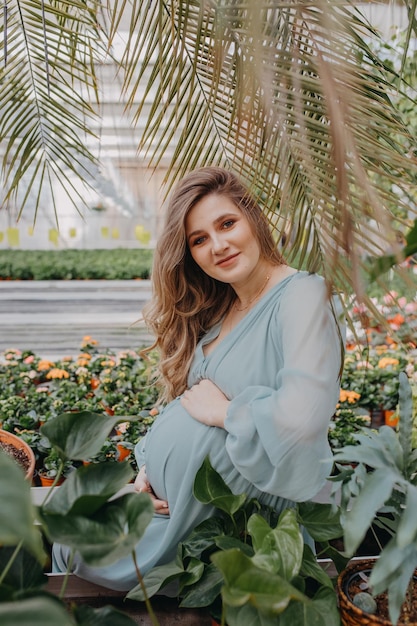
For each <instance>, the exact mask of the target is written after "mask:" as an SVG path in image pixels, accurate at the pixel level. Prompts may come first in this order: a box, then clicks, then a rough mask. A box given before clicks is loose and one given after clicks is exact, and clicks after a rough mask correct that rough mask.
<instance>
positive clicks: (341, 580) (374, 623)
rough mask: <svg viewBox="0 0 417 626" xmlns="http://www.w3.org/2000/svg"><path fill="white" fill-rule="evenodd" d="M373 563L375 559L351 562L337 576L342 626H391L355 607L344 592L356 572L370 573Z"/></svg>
mask: <svg viewBox="0 0 417 626" xmlns="http://www.w3.org/2000/svg"><path fill="white" fill-rule="evenodd" d="M374 563H375V559H360V560H355V561H351V562H350V563H349V564H348V566H347V567H346V569H344V570H343V571H342V572H341V573H340V574H339V576H338V579H337V586H336V589H337V596H338V601H339V612H340V619H341V621H342V626H392V622H390V621H389V620H386V619H382V618H381V617H378V616H377V615H371V614H370V613H366V612H365V611H362V609H360V608H358V607H357V606H355V605H354V604H353V602H352V601H351V600H350V599H349V597H348V596H347V594H346V591H345V589H347V587H348V585H349V580H350V579H351V578H352V576H354V574H356V572H361V571H367V570H368V571H370V570H371V569H372V567H373V565H374ZM397 626H404V624H403V622H398V625H397ZM407 626H417V624H416V622H407Z"/></svg>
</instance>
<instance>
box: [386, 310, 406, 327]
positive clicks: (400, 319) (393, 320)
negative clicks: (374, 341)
mask: <svg viewBox="0 0 417 626" xmlns="http://www.w3.org/2000/svg"><path fill="white" fill-rule="evenodd" d="M387 321H388V322H389V323H390V324H396V325H397V326H401V324H404V321H405V318H404V315H401V313H397V314H396V315H394V317H390V318H389V319H388V320H387Z"/></svg>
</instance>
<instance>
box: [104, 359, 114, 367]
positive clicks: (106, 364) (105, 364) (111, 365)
mask: <svg viewBox="0 0 417 626" xmlns="http://www.w3.org/2000/svg"><path fill="white" fill-rule="evenodd" d="M100 365H102V366H103V367H114V365H116V363H115V362H114V361H112V359H107V361H101V363H100Z"/></svg>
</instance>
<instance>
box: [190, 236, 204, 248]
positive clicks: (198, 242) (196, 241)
mask: <svg viewBox="0 0 417 626" xmlns="http://www.w3.org/2000/svg"><path fill="white" fill-rule="evenodd" d="M204 239H205V238H204V237H197V238H196V239H194V241H193V242H192V245H193V246H198V245H200V244H201V243H203V241H204Z"/></svg>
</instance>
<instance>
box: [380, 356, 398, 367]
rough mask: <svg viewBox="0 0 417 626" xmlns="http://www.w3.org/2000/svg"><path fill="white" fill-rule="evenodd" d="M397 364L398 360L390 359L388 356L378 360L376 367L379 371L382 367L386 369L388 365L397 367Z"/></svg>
mask: <svg viewBox="0 0 417 626" xmlns="http://www.w3.org/2000/svg"><path fill="white" fill-rule="evenodd" d="M398 364H399V360H398V359H393V358H392V357H389V356H384V357H382V359H379V361H378V367H379V368H381V369H384V367H388V365H398Z"/></svg>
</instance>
